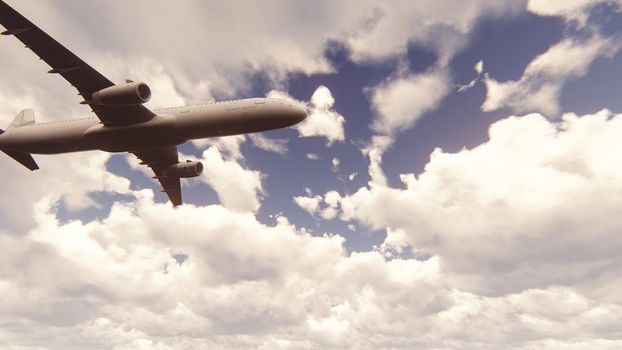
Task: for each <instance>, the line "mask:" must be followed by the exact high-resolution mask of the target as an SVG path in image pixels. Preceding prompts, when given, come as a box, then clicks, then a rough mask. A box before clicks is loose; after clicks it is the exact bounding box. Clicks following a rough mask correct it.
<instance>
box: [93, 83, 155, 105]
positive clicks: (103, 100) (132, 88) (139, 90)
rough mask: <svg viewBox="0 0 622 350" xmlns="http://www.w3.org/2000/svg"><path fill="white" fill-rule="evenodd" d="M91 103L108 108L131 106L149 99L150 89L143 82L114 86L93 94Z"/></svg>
mask: <svg viewBox="0 0 622 350" xmlns="http://www.w3.org/2000/svg"><path fill="white" fill-rule="evenodd" d="M92 97H93V98H92V102H93V103H96V104H99V105H109V106H132V105H138V104H143V103H146V102H148V101H149V99H151V89H149V86H147V84H145V83H143V82H133V81H132V82H128V83H125V84H119V85H114V86H111V87H107V88H105V89H103V90H99V91H97V92H95V93H93V96H92Z"/></svg>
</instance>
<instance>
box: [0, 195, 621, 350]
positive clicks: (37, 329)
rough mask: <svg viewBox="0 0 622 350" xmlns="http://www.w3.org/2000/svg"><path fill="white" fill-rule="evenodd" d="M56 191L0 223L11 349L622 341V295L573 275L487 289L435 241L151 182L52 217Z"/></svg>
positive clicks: (604, 345) (594, 344)
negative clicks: (205, 201) (166, 194)
mask: <svg viewBox="0 0 622 350" xmlns="http://www.w3.org/2000/svg"><path fill="white" fill-rule="evenodd" d="M52 207H53V202H50V201H47V200H41V201H39V202H38V203H37V211H35V220H36V227H34V228H33V229H32V230H30V231H29V232H28V233H27V234H25V235H21V236H16V235H6V234H0V242H1V243H2V246H3V247H4V248H5V253H4V254H2V255H0V267H2V271H3V275H2V278H1V279H0V291H1V292H2V295H3V298H1V299H0V308H2V310H3V312H2V313H1V314H0V321H2V322H3V323H5V324H9V323H10V324H11V325H13V327H8V328H4V329H3V332H2V333H0V341H1V342H2V343H3V344H5V346H8V348H9V349H13V348H15V349H17V348H28V347H32V348H37V347H39V348H46V349H68V348H69V349H72V348H116V349H134V348H156V349H185V348H191V347H210V348H216V349H244V348H249V347H252V348H283V347H285V348H287V347H296V348H299V347H302V348H309V349H317V348H324V349H336V348H340V349H410V348H413V346H416V347H417V348H422V349H440V348H445V349H471V348H474V347H478V346H482V344H485V345H486V346H488V347H495V348H499V347H505V346H506V345H507V344H512V345H511V347H509V348H511V349H516V350H519V349H523V350H528V349H536V348H551V349H554V348H556V347H555V346H557V347H558V348H559V347H561V348H564V347H565V346H574V345H571V344H581V346H583V347H584V348H590V349H610V348H614V346H616V345H619V340H617V338H616V336H615V334H616V332H617V329H618V328H619V324H620V312H621V311H622V309H621V307H620V306H619V305H618V304H616V303H609V302H599V301H595V300H594V299H592V298H590V296H589V295H588V294H585V293H582V292H581V291H579V290H576V289H574V288H571V287H562V286H552V287H546V288H541V289H527V290H522V291H518V292H514V293H509V294H506V295H502V296H483V295H480V294H477V293H472V292H468V291H463V290H460V289H458V288H456V287H455V286H453V285H451V284H450V283H449V282H450V280H448V279H447V278H446V277H447V276H446V272H445V268H444V266H445V264H444V262H443V260H442V259H441V258H439V257H432V258H429V259H427V260H416V259H413V258H397V259H387V258H386V257H385V256H383V254H382V253H381V252H380V251H369V252H361V253H350V254H348V253H346V251H345V249H344V248H343V239H342V238H341V237H339V236H330V235H324V236H315V237H314V236H312V235H311V234H309V232H306V231H305V230H300V229H297V228H296V227H295V226H293V225H292V224H290V223H289V222H288V221H287V220H286V219H285V218H283V217H281V218H279V219H278V221H277V223H276V224H275V225H273V226H266V225H264V224H262V223H260V222H258V221H257V219H256V218H255V217H254V216H253V215H251V214H249V213H240V212H235V211H231V210H228V209H226V208H224V207H222V206H218V205H212V206H207V207H194V206H182V207H179V208H177V209H173V208H172V207H170V206H169V205H166V204H155V203H154V202H153V195H152V193H151V192H150V191H148V190H144V191H139V192H137V199H136V200H135V201H133V202H131V203H117V204H115V205H114V206H113V208H112V210H111V211H110V213H109V215H107V216H106V217H105V218H103V219H101V220H97V221H91V222H80V221H69V222H60V221H59V220H58V219H57V217H56V213H55V211H54V209H50V208H52ZM392 243H393V244H399V243H400V242H399V240H396V239H393V240H392ZM180 254H183V255H184V256H185V258H184V259H182V260H180V259H177V258H176V256H179V255H180ZM41 266H45V269H41ZM50 276H54V278H50ZM500 324H501V325H503V327H502V328H503V331H499V332H493V334H492V335H491V332H490V330H491V329H497V327H499V325H500Z"/></svg>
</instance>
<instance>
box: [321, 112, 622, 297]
mask: <svg viewBox="0 0 622 350" xmlns="http://www.w3.org/2000/svg"><path fill="white" fill-rule="evenodd" d="M489 134H490V140H489V141H487V142H485V143H483V144H481V145H479V146H477V147H475V148H473V149H465V150H462V151H460V152H458V153H445V152H443V151H442V150H440V149H437V150H435V151H434V152H433V153H432V154H431V156H430V161H429V163H428V164H427V165H426V167H425V170H424V172H423V173H421V174H419V175H417V176H415V175H413V174H404V175H401V180H402V182H403V183H404V185H405V188H392V187H388V186H387V185H386V184H385V183H383V182H380V181H376V182H373V183H370V186H369V187H363V188H360V189H359V190H358V191H356V192H355V193H354V194H352V195H347V196H342V198H341V199H340V200H339V201H338V205H337V206H338V211H339V217H341V218H342V219H343V220H354V221H357V222H360V223H363V224H366V225H369V226H371V227H372V228H374V229H385V228H390V229H391V230H392V232H402V235H403V234H404V233H405V237H407V242H408V244H409V245H410V246H412V247H415V248H416V250H417V251H423V252H428V253H431V254H433V255H436V256H439V257H440V258H441V259H442V261H443V266H444V269H445V270H446V273H447V275H451V276H453V278H455V279H454V280H453V282H452V283H455V285H457V286H460V288H462V289H463V290H470V291H477V292H478V293H486V294H495V295H496V294H499V293H508V292H516V291H521V290H524V289H528V288H546V286H548V285H551V284H553V285H565V286H575V285H581V286H582V287H584V288H587V287H588V285H589V281H593V279H592V278H593V277H590V276H591V274H593V273H594V271H603V272H602V273H603V274H606V273H607V272H605V271H609V270H608V268H606V266H609V264H614V265H616V266H617V264H618V263H619V262H618V259H619V258H618V254H617V252H618V251H619V249H621V248H622V247H620V243H621V242H622V241H620V240H619V239H617V238H616V234H617V233H616V232H619V230H620V229H622V227H621V226H620V221H619V220H618V219H617V214H616V213H617V210H618V206H619V203H620V198H619V195H618V191H617V190H616V189H617V187H618V186H620V185H621V184H622V178H621V177H620V175H619V174H621V173H622V163H621V162H620V160H619V159H617V158H616V157H615V156H614V155H613V154H612V153H611V150H612V149H615V148H616V147H618V146H617V144H619V143H620V141H619V140H622V138H620V135H622V116H621V115H612V114H611V113H609V112H608V111H602V112H599V113H598V114H595V115H586V116H581V117H578V116H576V115H573V114H566V115H564V116H563V117H562V121H561V122H559V123H552V122H549V121H547V120H546V119H545V118H544V117H543V116H541V115H538V114H531V115H527V116H524V117H510V118H507V119H504V120H501V121H499V122H496V123H495V124H493V125H492V126H491V128H490V131H489ZM380 171H381V169H380ZM596 198H597V200H595V199H596ZM324 200H326V199H324ZM331 201H332V202H334V199H331ZM332 207H335V205H332ZM387 240H391V234H389V237H388V238H387ZM401 240H403V239H401ZM562 242H563V243H562ZM605 242H606V243H605ZM536 266H537V268H536ZM611 277H612V278H615V277H613V276H611Z"/></svg>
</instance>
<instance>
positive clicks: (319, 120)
mask: <svg viewBox="0 0 622 350" xmlns="http://www.w3.org/2000/svg"><path fill="white" fill-rule="evenodd" d="M268 97H269V98H282V99H286V100H292V101H296V102H301V101H297V100H295V99H294V98H292V97H291V96H289V95H288V94H287V93H286V92H284V91H278V90H272V91H270V92H269V93H268ZM302 103H304V102H302ZM307 106H308V108H309V116H308V117H307V119H306V120H305V121H303V122H302V123H300V124H298V125H297V126H296V129H298V134H299V135H300V137H313V136H319V137H324V138H326V144H327V145H328V146H330V145H331V144H333V143H334V142H343V141H344V140H345V136H344V124H345V122H346V120H345V118H344V117H343V116H342V115H341V114H339V113H338V112H337V111H335V110H334V106H335V99H334V98H333V95H332V93H331V92H330V90H329V89H328V88H327V87H326V86H323V85H321V86H319V87H318V88H317V89H316V90H315V92H314V93H313V95H312V96H311V100H310V101H309V103H307Z"/></svg>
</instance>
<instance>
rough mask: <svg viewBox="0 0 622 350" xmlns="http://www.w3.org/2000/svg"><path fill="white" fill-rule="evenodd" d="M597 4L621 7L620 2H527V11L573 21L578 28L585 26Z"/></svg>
mask: <svg viewBox="0 0 622 350" xmlns="http://www.w3.org/2000/svg"><path fill="white" fill-rule="evenodd" d="M599 4H610V5H616V6H617V7H620V6H622V1H620V0H572V1H546V0H529V2H528V3H527V9H528V10H529V11H530V12H532V13H535V14H537V15H540V16H559V17H564V18H565V19H566V21H574V22H576V23H577V24H579V25H580V26H585V25H586V24H587V21H588V16H589V10H590V8H593V7H594V6H596V5H599Z"/></svg>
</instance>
